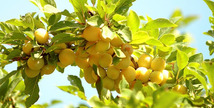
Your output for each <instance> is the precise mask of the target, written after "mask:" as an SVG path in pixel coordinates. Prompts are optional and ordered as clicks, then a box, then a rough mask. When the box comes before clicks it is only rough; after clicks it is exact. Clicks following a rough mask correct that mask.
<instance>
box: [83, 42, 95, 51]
mask: <svg viewBox="0 0 214 108" xmlns="http://www.w3.org/2000/svg"><path fill="white" fill-rule="evenodd" d="M85 49H86V51H87V52H88V53H89V54H96V53H97V50H96V43H95V42H87V43H86V45H85Z"/></svg>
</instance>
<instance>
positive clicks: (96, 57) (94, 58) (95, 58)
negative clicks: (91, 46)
mask: <svg viewBox="0 0 214 108" xmlns="http://www.w3.org/2000/svg"><path fill="white" fill-rule="evenodd" d="M99 57H100V55H99V54H92V55H90V56H89V64H90V66H93V64H94V65H97V66H99Z"/></svg>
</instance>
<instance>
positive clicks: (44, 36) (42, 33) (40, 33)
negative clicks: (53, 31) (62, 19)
mask: <svg viewBox="0 0 214 108" xmlns="http://www.w3.org/2000/svg"><path fill="white" fill-rule="evenodd" d="M34 35H35V37H36V41H37V42H38V43H40V44H45V43H46V42H48V39H49V35H48V32H47V30H45V29H43V28H39V29H37V30H36V31H35V33H34Z"/></svg>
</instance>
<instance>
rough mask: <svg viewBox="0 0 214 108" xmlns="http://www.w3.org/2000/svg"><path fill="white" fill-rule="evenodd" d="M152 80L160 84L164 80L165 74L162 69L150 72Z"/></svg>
mask: <svg viewBox="0 0 214 108" xmlns="http://www.w3.org/2000/svg"><path fill="white" fill-rule="evenodd" d="M150 80H151V82H153V83H156V84H160V83H161V82H162V81H163V74H162V73H161V72H160V71H154V72H152V73H151V74H150Z"/></svg>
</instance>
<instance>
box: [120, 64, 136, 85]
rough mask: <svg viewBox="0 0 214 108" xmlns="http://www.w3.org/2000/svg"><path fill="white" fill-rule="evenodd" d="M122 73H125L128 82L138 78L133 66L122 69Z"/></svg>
mask: <svg viewBox="0 0 214 108" xmlns="http://www.w3.org/2000/svg"><path fill="white" fill-rule="evenodd" d="M121 74H122V75H124V77H125V78H126V81H127V82H128V83H131V82H132V81H134V79H135V78H136V72H135V69H134V68H133V67H131V66H129V67H128V68H126V69H122V71H121Z"/></svg>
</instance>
